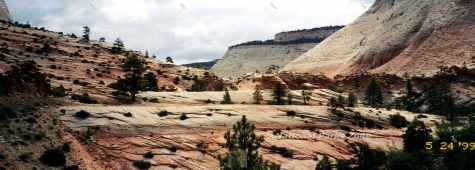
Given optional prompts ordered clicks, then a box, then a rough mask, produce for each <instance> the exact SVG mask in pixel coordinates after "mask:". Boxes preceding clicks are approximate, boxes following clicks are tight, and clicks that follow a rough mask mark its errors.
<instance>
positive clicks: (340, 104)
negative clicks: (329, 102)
mask: <svg viewBox="0 0 475 170" xmlns="http://www.w3.org/2000/svg"><path fill="white" fill-rule="evenodd" d="M337 100H338V101H337V103H338V107H345V97H343V96H342V95H338V98H337Z"/></svg>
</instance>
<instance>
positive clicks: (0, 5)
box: [0, 0, 11, 21]
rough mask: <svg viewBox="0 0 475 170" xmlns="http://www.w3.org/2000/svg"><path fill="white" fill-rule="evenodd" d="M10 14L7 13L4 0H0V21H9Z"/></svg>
mask: <svg viewBox="0 0 475 170" xmlns="http://www.w3.org/2000/svg"><path fill="white" fill-rule="evenodd" d="M10 19H11V18H10V12H9V11H8V6H7V3H6V2H5V0H0V20H2V21H10Z"/></svg>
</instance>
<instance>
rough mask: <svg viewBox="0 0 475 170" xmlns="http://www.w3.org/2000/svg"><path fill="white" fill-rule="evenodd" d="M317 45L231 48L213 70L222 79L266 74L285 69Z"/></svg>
mask: <svg viewBox="0 0 475 170" xmlns="http://www.w3.org/2000/svg"><path fill="white" fill-rule="evenodd" d="M315 45H317V44H316V43H307V44H294V45H251V46H239V47H234V48H230V49H229V50H228V51H227V52H226V54H225V55H224V57H223V59H222V60H220V61H218V63H216V65H214V66H213V67H212V68H211V72H213V73H214V74H216V75H217V76H219V77H222V78H237V77H240V76H242V75H245V74H247V73H254V72H256V71H258V72H266V71H267V70H268V68H270V67H273V66H275V67H276V68H277V69H278V68H281V67H283V66H284V65H285V64H287V63H289V62H290V61H292V60H293V59H295V58H297V57H298V56H300V55H302V54H304V53H305V52H307V51H308V50H310V49H312V48H313V47H314V46H315Z"/></svg>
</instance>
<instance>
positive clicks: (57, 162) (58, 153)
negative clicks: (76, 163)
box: [39, 149, 66, 167]
mask: <svg viewBox="0 0 475 170" xmlns="http://www.w3.org/2000/svg"><path fill="white" fill-rule="evenodd" d="M39 160H40V162H41V163H43V164H45V165H48V166H51V167H61V166H64V165H66V156H65V155H64V153H63V151H62V150H59V149H52V150H46V151H45V152H44V153H43V154H42V155H41V157H40V159H39Z"/></svg>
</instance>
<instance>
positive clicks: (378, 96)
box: [365, 78, 384, 107]
mask: <svg viewBox="0 0 475 170" xmlns="http://www.w3.org/2000/svg"><path fill="white" fill-rule="evenodd" d="M365 99H366V102H367V104H368V105H369V106H372V107H380V106H382V105H383V103H384V98H383V92H382V90H381V87H380V86H379V84H378V82H376V79H374V78H372V79H371V80H370V81H369V85H368V88H367V90H366V98H365Z"/></svg>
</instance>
